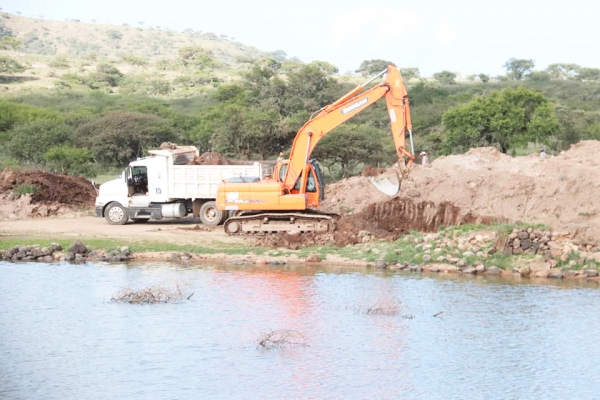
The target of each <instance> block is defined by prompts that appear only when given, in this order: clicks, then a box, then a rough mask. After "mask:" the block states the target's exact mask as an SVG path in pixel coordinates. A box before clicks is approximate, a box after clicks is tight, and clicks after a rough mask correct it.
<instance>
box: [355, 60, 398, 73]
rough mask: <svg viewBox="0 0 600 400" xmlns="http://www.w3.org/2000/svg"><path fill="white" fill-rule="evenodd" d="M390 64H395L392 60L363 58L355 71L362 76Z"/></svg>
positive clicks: (380, 69) (385, 67) (378, 70)
mask: <svg viewBox="0 0 600 400" xmlns="http://www.w3.org/2000/svg"><path fill="white" fill-rule="evenodd" d="M390 64H391V65H395V64H394V63H393V62H391V61H386V60H365V61H363V62H362V63H361V64H360V67H358V69H357V70H356V72H357V73H359V74H361V75H364V76H369V75H375V74H378V73H380V72H381V71H383V70H385V69H387V66H388V65H390Z"/></svg>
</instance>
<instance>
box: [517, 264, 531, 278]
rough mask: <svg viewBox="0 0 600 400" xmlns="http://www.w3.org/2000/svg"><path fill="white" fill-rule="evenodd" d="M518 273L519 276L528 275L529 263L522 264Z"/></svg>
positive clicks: (529, 271) (529, 272)
mask: <svg viewBox="0 0 600 400" xmlns="http://www.w3.org/2000/svg"><path fill="white" fill-rule="evenodd" d="M519 274H520V275H521V276H529V274H531V269H530V268H529V265H524V266H522V267H521V268H519Z"/></svg>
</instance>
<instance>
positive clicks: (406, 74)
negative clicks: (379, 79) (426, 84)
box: [400, 68, 421, 82]
mask: <svg viewBox="0 0 600 400" xmlns="http://www.w3.org/2000/svg"><path fill="white" fill-rule="evenodd" d="M400 73H401V74H402V77H403V78H404V80H405V81H406V82H408V81H410V80H411V79H412V78H420V77H421V73H420V72H419V68H400Z"/></svg>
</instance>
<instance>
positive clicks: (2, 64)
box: [0, 56, 25, 74]
mask: <svg viewBox="0 0 600 400" xmlns="http://www.w3.org/2000/svg"><path fill="white" fill-rule="evenodd" d="M23 71H25V67H24V66H23V65H21V64H19V63H18V62H16V61H15V60H13V59H12V58H10V57H7V56H0V74H14V73H17V72H23Z"/></svg>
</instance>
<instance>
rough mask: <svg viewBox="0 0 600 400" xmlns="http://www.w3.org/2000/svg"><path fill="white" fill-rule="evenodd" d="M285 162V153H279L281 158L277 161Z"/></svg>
mask: <svg viewBox="0 0 600 400" xmlns="http://www.w3.org/2000/svg"><path fill="white" fill-rule="evenodd" d="M283 160H285V155H284V154H283V151H282V152H280V153H279V157H277V161H278V162H279V161H283Z"/></svg>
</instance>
